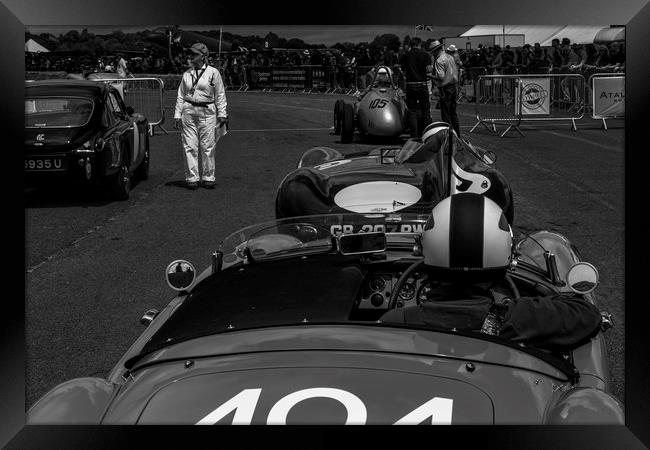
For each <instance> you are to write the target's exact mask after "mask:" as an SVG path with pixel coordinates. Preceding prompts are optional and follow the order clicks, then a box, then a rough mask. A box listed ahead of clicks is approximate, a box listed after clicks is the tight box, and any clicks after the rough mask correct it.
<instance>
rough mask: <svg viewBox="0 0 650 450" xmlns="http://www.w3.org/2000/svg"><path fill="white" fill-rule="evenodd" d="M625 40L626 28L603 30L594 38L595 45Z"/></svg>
mask: <svg viewBox="0 0 650 450" xmlns="http://www.w3.org/2000/svg"><path fill="white" fill-rule="evenodd" d="M624 40H625V27H611V28H603V29H602V30H600V31H599V32H598V34H596V37H594V43H596V44H604V43H607V42H613V41H624Z"/></svg>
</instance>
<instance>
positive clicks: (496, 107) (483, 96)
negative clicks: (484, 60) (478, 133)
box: [469, 75, 524, 137]
mask: <svg viewBox="0 0 650 450" xmlns="http://www.w3.org/2000/svg"><path fill="white" fill-rule="evenodd" d="M517 89H519V78H518V77H517V76H511V75H481V76H479V77H478V80H477V82H476V94H475V99H476V103H475V111H476V119H477V122H476V124H475V125H474V127H473V128H472V129H471V130H470V131H469V132H470V133H472V132H473V131H474V130H475V129H476V127H477V126H479V125H483V126H484V127H485V128H487V130H488V131H490V132H494V133H496V131H497V128H496V124H497V123H502V124H506V125H509V126H508V128H507V129H506V131H504V132H503V134H502V135H501V137H503V136H505V135H506V133H508V131H510V130H511V129H512V128H515V130H517V131H518V132H519V133H520V134H521V135H522V136H523V135H524V134H523V133H522V132H521V130H520V129H519V124H520V123H521V111H520V108H519V106H520V105H517V101H519V103H521V96H518V95H517V94H516V92H517ZM488 123H489V124H490V125H491V126H492V128H491V129H490V127H489V126H488Z"/></svg>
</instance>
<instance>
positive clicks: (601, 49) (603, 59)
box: [594, 45, 611, 67]
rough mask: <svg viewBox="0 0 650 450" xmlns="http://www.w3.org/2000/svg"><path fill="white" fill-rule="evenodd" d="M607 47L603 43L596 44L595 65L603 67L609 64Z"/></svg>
mask: <svg viewBox="0 0 650 450" xmlns="http://www.w3.org/2000/svg"><path fill="white" fill-rule="evenodd" d="M610 61H611V59H610V57H609V49H608V48H607V46H605V45H600V46H598V58H596V63H595V64H594V65H595V66H598V67H605V66H609V64H610Z"/></svg>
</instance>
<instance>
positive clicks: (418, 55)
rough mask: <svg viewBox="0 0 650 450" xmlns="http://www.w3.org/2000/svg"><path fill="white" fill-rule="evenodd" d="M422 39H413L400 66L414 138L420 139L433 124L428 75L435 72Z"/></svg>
mask: <svg viewBox="0 0 650 450" xmlns="http://www.w3.org/2000/svg"><path fill="white" fill-rule="evenodd" d="M421 45H422V41H421V39H420V38H417V37H415V38H413V39H411V49H410V50H409V51H408V52H407V53H405V54H404V55H403V56H402V58H401V60H400V66H401V69H402V73H403V74H404V77H405V80H406V81H405V91H406V106H407V107H408V110H409V113H408V117H409V125H410V126H409V127H410V131H411V137H412V138H419V137H420V136H421V135H422V132H423V131H424V128H425V127H426V126H427V125H429V124H430V123H431V102H430V100H429V89H428V87H427V74H428V73H430V72H431V71H432V70H433V66H432V62H431V55H430V54H429V53H427V52H425V51H424V50H422V48H421Z"/></svg>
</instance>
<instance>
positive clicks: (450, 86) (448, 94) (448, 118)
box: [431, 40, 460, 137]
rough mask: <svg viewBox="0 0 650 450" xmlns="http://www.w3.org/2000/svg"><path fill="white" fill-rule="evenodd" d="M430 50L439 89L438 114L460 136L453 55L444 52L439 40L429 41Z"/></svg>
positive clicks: (455, 69)
mask: <svg viewBox="0 0 650 450" xmlns="http://www.w3.org/2000/svg"><path fill="white" fill-rule="evenodd" d="M431 51H432V52H433V58H434V63H433V66H434V71H433V79H434V81H435V82H436V84H437V85H438V89H439V91H440V116H441V118H442V121H443V122H446V123H448V124H449V125H451V127H452V128H453V129H454V131H456V135H457V136H458V137H460V124H459V123H458V114H457V113H456V104H457V102H458V91H457V89H456V87H457V85H458V67H456V62H455V61H454V58H453V56H451V55H450V54H449V53H447V52H445V49H444V47H443V45H442V44H441V43H440V42H439V41H437V40H436V41H433V42H432V43H431Z"/></svg>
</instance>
